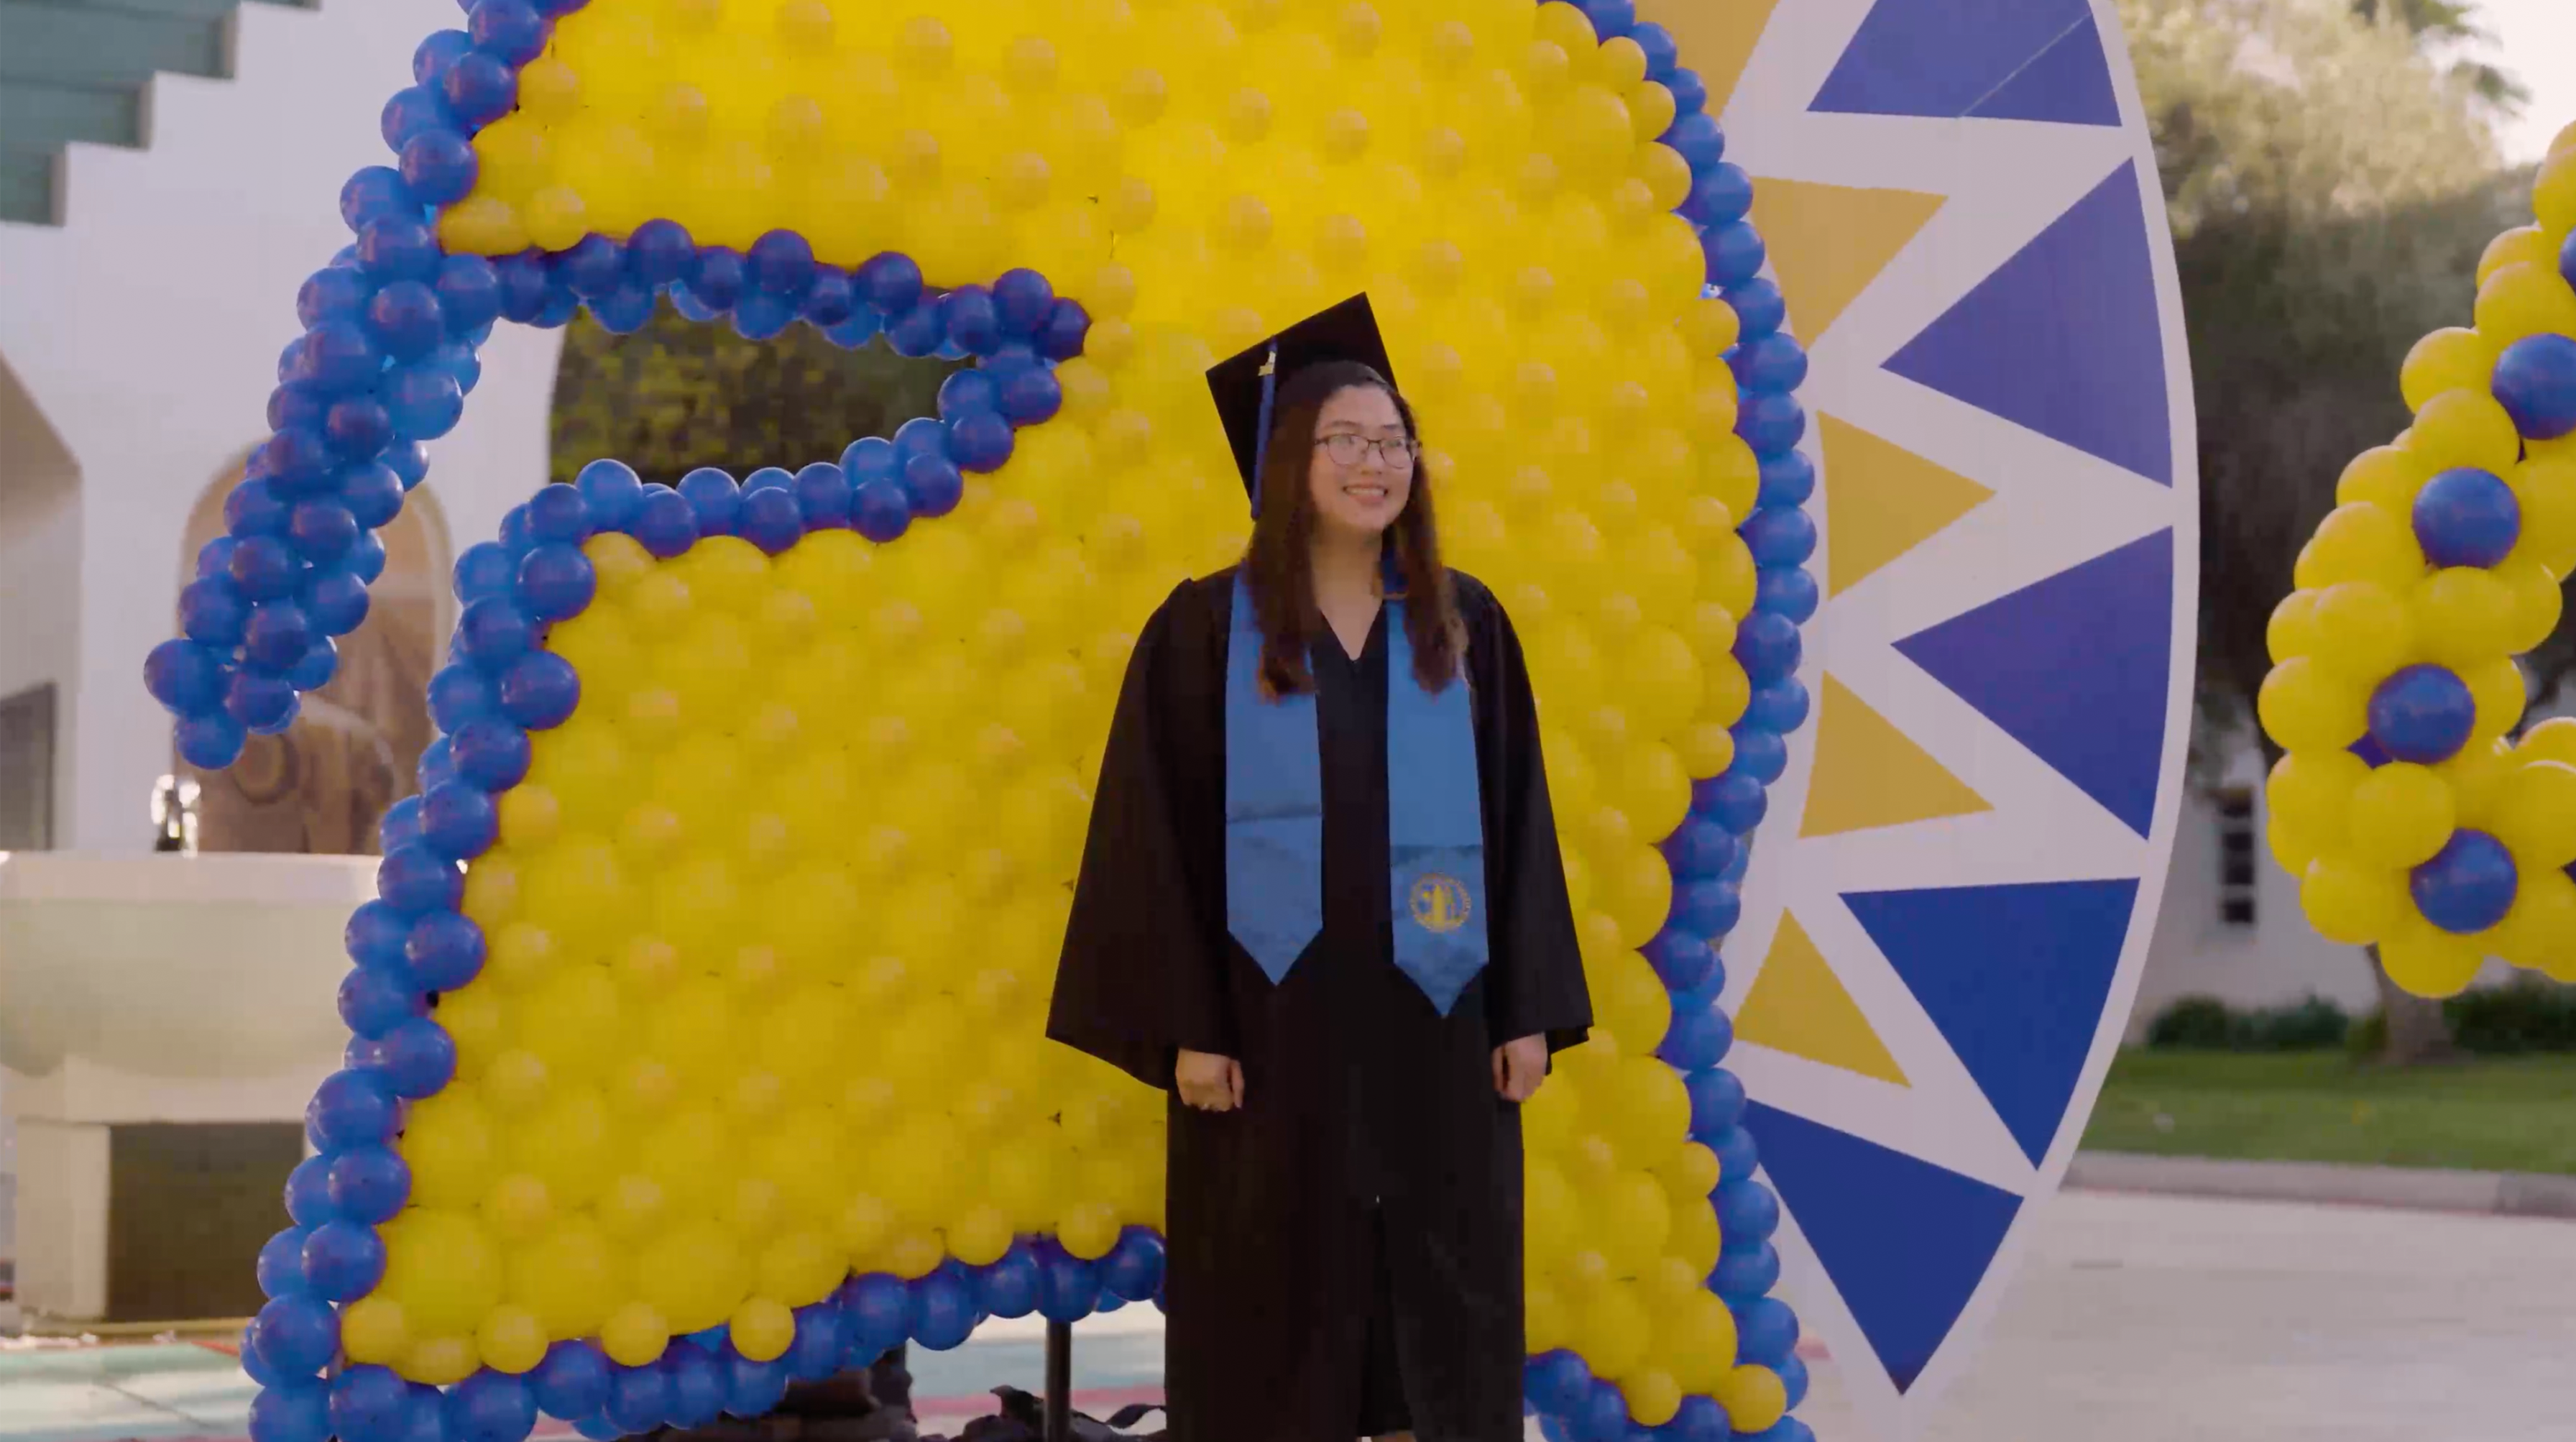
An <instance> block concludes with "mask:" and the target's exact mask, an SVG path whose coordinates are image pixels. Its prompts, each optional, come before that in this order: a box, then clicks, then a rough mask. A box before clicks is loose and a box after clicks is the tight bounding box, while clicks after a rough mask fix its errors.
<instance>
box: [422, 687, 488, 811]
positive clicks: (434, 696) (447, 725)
mask: <svg viewBox="0 0 2576 1442" xmlns="http://www.w3.org/2000/svg"><path fill="white" fill-rule="evenodd" d="M499 705H500V702H499V701H498V700H497V699H496V698H495V697H494V696H493V694H492V678H490V677H489V676H486V675H484V674H483V673H482V672H481V671H478V670H476V669H475V668H474V667H473V666H472V665H470V664H468V663H466V662H462V661H460V662H457V663H455V664H453V665H449V666H442V667H440V668H439V669H438V670H437V672H435V673H434V674H432V675H431V676H430V678H429V719H430V721H431V722H432V723H433V724H435V725H436V726H437V727H438V729H439V730H441V731H444V732H448V733H450V734H451V735H453V734H457V733H460V732H462V731H463V729H464V728H465V726H466V725H467V724H468V723H470V722H472V721H475V720H477V719H479V718H482V717H486V716H490V715H491V714H493V712H494V710H495V708H497V707H498V706H499ZM485 789H487V790H493V791H497V790H500V789H501V788H500V787H498V786H487V787H486V788H485Z"/></svg>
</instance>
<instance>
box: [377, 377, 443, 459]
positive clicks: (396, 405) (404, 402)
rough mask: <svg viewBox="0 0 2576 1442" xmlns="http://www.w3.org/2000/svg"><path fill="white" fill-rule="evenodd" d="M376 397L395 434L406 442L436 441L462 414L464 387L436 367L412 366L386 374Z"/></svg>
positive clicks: (378, 387)
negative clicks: (382, 406)
mask: <svg viewBox="0 0 2576 1442" xmlns="http://www.w3.org/2000/svg"><path fill="white" fill-rule="evenodd" d="M376 396H377V398H378V399H379V400H381V401H383V402H384V406H385V412H386V414H388V415H390V416H392V417H393V418H394V426H395V428H396V431H397V433H398V434H400V435H402V436H403V437H404V438H405V439H408V440H415V441H434V440H437V439H438V438H439V437H440V436H443V435H446V434H447V433H448V432H449V431H452V430H454V429H456V422H457V421H458V419H459V418H461V417H462V416H463V415H464V414H465V388H464V387H463V386H461V385H459V384H457V380H456V377H455V376H453V375H451V374H449V373H448V372H447V371H445V370H442V369H440V368H439V367H437V366H435V365H429V364H425V363H415V364H412V365H407V366H398V367H396V368H394V369H393V370H389V371H387V372H385V378H384V381H383V382H382V383H381V384H380V385H378V386H377V388H376Z"/></svg>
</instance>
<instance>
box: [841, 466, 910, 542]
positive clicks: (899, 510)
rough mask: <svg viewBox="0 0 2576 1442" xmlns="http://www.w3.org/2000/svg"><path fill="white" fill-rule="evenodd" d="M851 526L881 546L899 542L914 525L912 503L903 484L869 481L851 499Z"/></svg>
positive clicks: (888, 481) (887, 481)
mask: <svg viewBox="0 0 2576 1442" xmlns="http://www.w3.org/2000/svg"><path fill="white" fill-rule="evenodd" d="M850 524H851V526H852V527H853V528H855V529H856V530H857V531H858V533H859V534H860V535H862V536H865V537H867V538H868V539H869V540H871V541H874V542H876V543H877V544H879V545H885V544H887V543H889V542H892V541H896V540H899V539H901V538H902V536H903V533H904V531H905V530H907V529H908V528H910V526H911V525H912V500H911V498H910V497H909V496H907V495H906V494H905V493H904V487H903V485H902V483H901V482H898V481H890V480H877V481H869V482H867V483H865V484H864V485H861V486H860V487H859V488H858V490H857V492H856V493H855V494H854V495H853V496H852V497H851V500H850Z"/></svg>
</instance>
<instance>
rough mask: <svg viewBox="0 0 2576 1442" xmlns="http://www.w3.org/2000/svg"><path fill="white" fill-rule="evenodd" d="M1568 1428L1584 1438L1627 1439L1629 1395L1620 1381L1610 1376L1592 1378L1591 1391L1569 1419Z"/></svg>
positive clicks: (1601, 1441) (1593, 1441)
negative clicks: (1620, 1386)
mask: <svg viewBox="0 0 2576 1442" xmlns="http://www.w3.org/2000/svg"><path fill="white" fill-rule="evenodd" d="M1565 1422H1566V1430H1567V1431H1569V1432H1571V1433H1573V1434H1574V1436H1575V1437H1577V1438H1579V1439H1580V1442H1626V1439H1627V1436H1628V1398H1627V1396H1626V1394H1624V1393H1622V1392H1621V1391H1620V1390H1619V1384H1618V1383H1616V1382H1613V1381H1611V1380H1610V1379H1609V1378H1607V1377H1596V1378H1594V1379H1593V1380H1592V1388H1591V1395H1589V1396H1587V1397H1585V1398H1584V1399H1583V1405H1582V1406H1580V1407H1577V1408H1575V1409H1574V1410H1573V1412H1572V1413H1570V1414H1568V1415H1567V1417H1566V1419H1565Z"/></svg>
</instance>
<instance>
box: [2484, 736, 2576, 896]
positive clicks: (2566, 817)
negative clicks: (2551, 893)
mask: <svg viewBox="0 0 2576 1442" xmlns="http://www.w3.org/2000/svg"><path fill="white" fill-rule="evenodd" d="M2485 829H2486V830H2487V831H2488V832H2489V833H2491V834H2493V835H2494V837H2495V839H2496V840H2498V841H2501V842H2503V843H2504V844H2505V846H2506V848H2507V849H2508V850H2510V851H2512V852H2513V858H2514V862H2515V864H2516V866H2517V867H2518V868H2519V869H2520V870H2522V871H2523V872H2525V873H2528V872H2532V871H2556V870H2559V869H2561V868H2563V867H2565V866H2567V865H2568V864H2569V863H2571V862H2576V766H2571V765H2569V764H2567V763H2566V762H2564V761H2527V762H2525V763H2524V764H2522V765H2520V766H2517V767H2515V768H2514V769H2513V773H2512V777H2511V780H2510V781H2509V782H2508V783H2507V784H2506V785H2505V786H2503V787H2501V788H2500V790H2499V795H2498V796H2497V798H2496V803H2495V809H2494V813H2493V814H2492V815H2491V816H2489V817H2488V818H2487V822H2486V827H2485Z"/></svg>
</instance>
